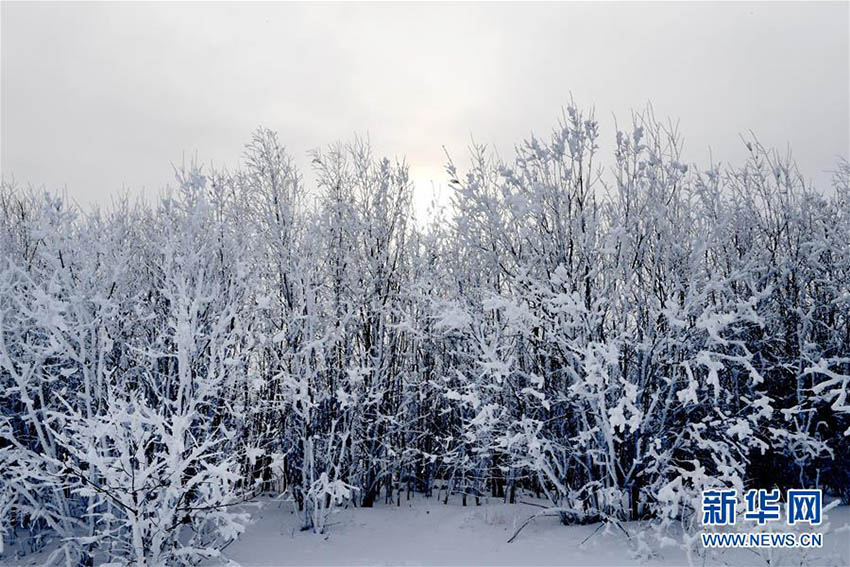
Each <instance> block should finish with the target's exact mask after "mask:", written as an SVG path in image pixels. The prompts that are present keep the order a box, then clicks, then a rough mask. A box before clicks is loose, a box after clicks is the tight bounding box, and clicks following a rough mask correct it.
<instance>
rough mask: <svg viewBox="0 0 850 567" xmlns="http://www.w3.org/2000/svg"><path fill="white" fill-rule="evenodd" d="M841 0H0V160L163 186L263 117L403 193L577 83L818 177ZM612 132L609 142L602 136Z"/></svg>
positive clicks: (847, 14)
mask: <svg viewBox="0 0 850 567" xmlns="http://www.w3.org/2000/svg"><path fill="white" fill-rule="evenodd" d="M849 6H850V4H848V3H846V2H838V3H831V4H815V3H800V4H796V3H755V4H732V3H719V4H714V3H683V4H678V3H657V4H644V3H628V4H615V3H604V4H592V5H591V4H535V5H530V4H464V5H455V4H427V5H426V4H350V3H349V4H325V5H317V4H310V5H298V4H271V3H262V4H227V3H217V4H207V3H190V4H166V3H146V4H125V3H108V4H107V3H96V4H75V3H62V4H46V3H27V4H16V3H9V2H3V3H2V8H0V10H2V24H0V26H2V29H0V38H2V113H0V120H2V127H1V128H0V129H2V139H0V144H2V145H1V146H0V148H2V151H0V153H2V173H3V176H4V177H6V178H9V177H10V176H11V175H13V176H14V177H15V179H16V180H17V181H18V182H24V183H27V182H28V183H33V184H36V185H45V186H47V187H48V188H62V187H67V190H68V192H69V193H70V194H71V196H73V197H74V198H75V199H77V200H78V201H79V202H81V203H83V204H87V203H92V202H101V203H105V202H108V201H109V199H110V196H111V195H114V194H115V193H116V192H118V191H120V190H121V188H122V187H127V188H129V189H131V190H133V191H141V190H143V189H144V190H145V191H146V192H147V193H148V194H153V193H156V192H158V191H159V190H160V189H161V188H162V187H163V186H165V185H166V184H167V183H169V182H171V179H172V168H171V164H172V163H179V162H180V161H181V160H182V159H183V155H184V154H185V155H187V156H191V155H193V154H195V153H197V155H198V157H199V159H200V160H201V161H202V162H204V163H210V162H212V163H214V164H216V165H229V166H233V165H236V164H237V163H238V160H239V158H240V155H241V152H242V146H243V145H244V143H245V142H246V141H247V140H248V139H249V137H250V133H251V131H252V130H253V129H254V128H255V127H256V126H258V125H264V126H267V127H269V128H272V129H275V130H277V131H278V132H279V133H280V136H281V139H282V141H283V143H284V144H285V145H286V146H287V148H288V149H289V150H290V152H291V153H292V154H293V155H294V156H295V157H296V159H297V161H298V163H299V164H300V165H301V166H302V168H308V167H309V160H308V158H307V157H306V153H307V151H308V150H310V149H311V148H315V147H318V146H323V145H326V144H328V143H330V142H332V141H334V140H339V139H343V140H345V139H351V138H352V137H353V135H354V134H355V133H360V134H367V133H368V135H369V137H370V138H371V141H372V143H373V145H374V146H375V148H376V150H377V151H378V152H380V153H381V154H387V155H389V156H390V157H393V156H399V157H400V156H404V155H406V156H407V160H408V162H409V163H410V164H411V169H412V174H413V177H414V180H415V182H416V183H417V188H418V189H417V200H418V201H419V203H420V204H421V203H423V202H425V201H427V200H428V199H429V195H430V194H431V189H430V181H431V180H432V179H433V180H435V181H437V182H438V183H440V182H443V179H444V175H443V172H442V167H443V164H444V161H445V157H444V154H443V150H442V146H446V148H447V149H448V150H449V152H450V153H451V154H452V156H453V157H455V160H456V161H457V162H459V163H462V162H463V159H464V158H465V156H466V148H467V146H468V144H469V142H470V139H471V137H474V139H475V141H476V142H482V143H490V144H493V145H495V146H496V148H497V149H498V150H499V151H500V153H501V154H502V155H503V156H508V155H509V154H510V150H511V148H512V147H513V144H514V143H515V142H517V141H520V140H521V139H522V138H524V137H527V136H528V134H529V133H530V132H532V131H533V132H535V133H536V134H542V135H548V132H549V130H550V128H551V127H552V126H553V125H554V124H555V122H556V119H557V117H558V116H559V115H560V113H561V109H562V107H563V106H564V105H565V104H566V103H567V102H568V100H569V96H570V93H572V95H573V97H574V98H575V100H576V102H577V103H578V104H579V105H580V106H584V107H589V106H595V108H596V112H597V118H598V119H599V121H600V124H601V127H602V128H601V131H602V135H603V137H604V138H605V139H606V141H607V142H609V143H610V141H611V140H612V139H613V137H614V126H613V124H614V121H613V114H616V115H617V117H618V120H619V122H620V123H621V124H622V123H624V122H626V121H627V120H628V118H629V112H630V110H631V109H634V108H641V107H643V106H644V105H645V104H646V103H647V102H652V105H653V107H654V109H655V113H656V115H657V116H659V117H671V118H673V119H678V120H679V123H680V129H681V131H682V133H683V134H684V137H685V154H686V155H685V157H686V159H687V161H689V162H693V161H700V162H704V161H705V160H706V158H707V156H708V149H709V147H710V148H711V150H712V153H713V156H714V157H715V159H720V160H735V159H739V158H740V156H741V155H742V153H743V144H742V142H741V141H740V139H739V137H738V135H739V133H741V132H746V131H748V130H753V131H754V132H755V133H756V134H757V135H758V136H759V138H760V139H761V141H762V142H763V143H764V144H765V145H771V146H777V147H780V148H782V149H785V148H786V147H787V146H788V145H789V144H790V146H791V148H792V149H793V152H794V155H795V156H796V158H797V160H798V163H799V164H800V167H801V169H802V170H803V172H804V173H805V174H806V175H807V176H808V177H809V178H811V179H813V180H815V181H816V182H818V183H828V180H829V178H830V174H829V173H828V172H829V170H831V169H832V168H833V167H834V165H835V163H836V160H837V156H839V155H841V156H847V155H848V151H850V150H848V147H850V44H849V43H848V37H849V36H850V32H848V30H849V29H850V9H848V7H849ZM606 147H610V146H606Z"/></svg>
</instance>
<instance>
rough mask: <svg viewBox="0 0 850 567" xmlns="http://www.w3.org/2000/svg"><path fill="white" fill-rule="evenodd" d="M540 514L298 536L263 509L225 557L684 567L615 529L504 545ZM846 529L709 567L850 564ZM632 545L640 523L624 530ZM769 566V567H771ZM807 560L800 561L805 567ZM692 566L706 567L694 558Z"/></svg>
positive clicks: (459, 513)
mask: <svg viewBox="0 0 850 567" xmlns="http://www.w3.org/2000/svg"><path fill="white" fill-rule="evenodd" d="M538 511H540V509H539V508H536V507H533V506H528V505H523V504H514V505H510V504H503V503H501V502H489V503H484V504H482V505H481V506H467V507H463V506H461V505H460V503H459V502H455V503H452V502H450V503H449V504H448V505H444V504H443V503H442V502H441V501H439V500H437V499H436V498H423V497H417V498H415V499H413V500H411V501H404V500H402V502H401V506H400V507H396V506H383V505H381V506H377V507H375V508H371V509H368V508H358V509H352V508H349V509H345V510H340V511H339V512H338V513H337V514H336V515H335V516H334V518H333V519H332V520H331V523H330V525H329V527H328V529H327V532H326V533H325V534H322V535H317V534H314V533H312V532H302V531H300V530H299V521H298V517H297V515H296V514H295V513H293V511H292V507H291V505H290V504H288V503H277V502H269V501H267V502H264V503H263V507H262V508H261V509H259V510H255V511H254V516H255V518H256V523H255V524H254V525H252V526H251V527H250V528H249V529H248V531H247V532H246V533H245V534H243V536H242V537H241V538H240V539H239V540H238V541H236V542H234V543H233V544H232V545H230V546H229V547H228V548H227V549H226V550H225V554H226V555H227V556H228V557H229V558H230V559H232V560H234V561H236V562H238V563H240V564H241V565H243V566H246V567H247V566H249V565H250V566H271V565H612V566H619V565H645V564H647V563H651V564H657V565H685V564H687V557H686V555H685V553H684V551H682V550H681V549H678V548H673V547H671V548H664V549H657V550H655V551H654V552H653V553H652V554H651V557H649V558H647V557H645V556H644V557H641V556H639V555H638V554H636V553H635V551H634V550H635V548H636V547H637V546H636V545H635V542H634V541H630V540H629V537H627V536H626V534H625V533H624V532H623V531H621V530H620V529H619V528H617V527H614V526H610V527H608V528H606V527H602V528H601V529H600V525H599V524H593V525H587V526H563V525H561V524H560V523H559V522H558V520H557V518H554V517H541V518H538V519H536V520H534V522H532V523H531V524H529V525H528V526H526V527H525V529H523V530H522V532H521V533H520V534H519V536H518V537H517V538H516V539H515V540H514V541H513V542H512V543H507V540H508V539H509V538H510V537H511V536H512V535H513V533H514V532H515V531H516V529H517V528H518V527H519V526H520V525H521V524H522V523H523V522H524V521H525V520H526V519H527V518H528V517H529V516H530V515H532V514H534V513H535V512H538ZM848 520H850V507H847V506H844V507H840V508H837V509H834V510H831V511H830V512H829V521H830V523H831V526H830V528H829V532H828V533H827V534H826V535H825V536H824V548H823V549H822V550H821V551H820V552H817V553H814V552H809V555H808V556H807V557H806V558H805V559H803V558H801V557H800V555H799V552H789V551H779V550H774V551H773V554H772V556H771V557H768V555H767V552H762V554H761V555H758V554H755V553H753V552H752V551H735V552H726V553H725V554H724V555H722V556H720V557H715V558H708V560H707V561H706V562H705V565H718V564H721V565H722V564H727V565H765V566H767V565H770V566H771V567H776V566H777V565H801V564H802V565H845V566H846V565H850V533H848V532H847V531H846V530H845V531H838V532H836V529H837V528H839V527H840V526H843V525H846V524H847V523H848ZM623 525H624V528H625V530H626V531H628V532H629V535H630V536H631V537H632V538H634V537H635V536H636V534H637V533H638V532H640V531H641V530H640V527H641V526H639V525H638V523H636V522H631V523H624V524H623ZM767 559H771V562H770V563H768V562H767ZM801 559H803V560H802V561H801ZM695 564H697V565H702V559H701V558H697V559H696V560H695Z"/></svg>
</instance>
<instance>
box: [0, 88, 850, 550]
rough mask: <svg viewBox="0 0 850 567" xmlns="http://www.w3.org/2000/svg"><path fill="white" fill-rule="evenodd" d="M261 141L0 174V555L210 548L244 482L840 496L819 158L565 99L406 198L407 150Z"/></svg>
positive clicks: (596, 511) (314, 525)
mask: <svg viewBox="0 0 850 567" xmlns="http://www.w3.org/2000/svg"><path fill="white" fill-rule="evenodd" d="M600 136H607V137H608V138H607V139H606V140H605V144H602V139H601V137H600ZM284 138H285V137H284ZM284 138H281V137H279V136H278V135H277V134H276V133H274V132H272V131H269V130H266V129H258V130H257V131H256V132H255V133H254V134H253V136H251V137H250V140H249V142H248V143H247V144H246V145H245V147H244V154H243V156H242V159H241V161H240V162H239V165H238V167H236V168H234V169H222V170H214V169H211V168H208V167H201V166H199V165H195V164H186V165H183V166H180V167H177V168H176V183H175V185H174V187H173V188H172V189H170V190H168V191H166V192H164V193H163V194H162V195H161V196H158V197H156V198H153V199H149V200H148V201H144V200H139V201H134V200H132V199H130V198H127V197H124V198H120V199H116V200H115V201H114V202H113V204H112V205H110V206H106V207H100V208H97V207H91V208H87V207H80V206H77V205H75V204H74V203H73V202H72V201H71V200H70V199H69V198H67V196H66V195H63V194H61V193H55V192H50V191H44V190H35V189H29V188H26V187H22V186H20V185H15V184H12V183H10V182H9V181H8V180H7V181H4V183H3V186H2V190H0V223H2V230H0V560H2V558H3V557H4V555H3V554H4V552H5V553H7V554H8V553H11V552H12V550H15V552H16V553H21V552H23V553H24V554H27V553H32V552H36V551H38V550H42V549H48V550H51V553H50V558H49V561H50V562H53V563H56V564H66V565H94V564H101V563H104V562H113V563H116V564H133V565H164V564H166V565H195V564H198V563H199V562H201V561H210V560H222V561H223V560H224V558H225V557H226V554H227V549H226V548H227V546H228V545H229V544H230V542H232V541H233V540H235V539H236V538H238V537H239V536H240V534H242V533H243V532H244V531H245V530H246V527H247V526H248V525H249V522H250V519H251V518H250V516H251V508H250V507H246V506H244V504H245V503H250V502H251V501H252V500H254V499H256V498H258V497H259V496H261V495H272V496H274V497H277V498H280V499H281V500H283V501H286V502H289V503H290V505H291V506H292V507H293V509H294V510H296V511H297V512H296V513H297V514H298V517H299V523H300V526H301V527H302V529H304V530H305V531H311V532H315V533H326V532H330V531H333V529H334V528H333V526H332V525H329V520H330V518H331V517H332V514H333V513H334V511H335V510H338V509H340V508H345V507H348V508H369V507H373V506H378V505H381V506H385V505H396V506H398V505H400V504H403V503H404V502H406V501H407V500H409V499H412V498H431V499H435V500H436V501H439V502H443V501H445V502H448V501H454V502H460V503H461V504H459V505H463V506H470V507H472V506H476V505H478V504H481V503H482V501H485V500H487V499H490V500H491V501H492V500H494V499H497V500H499V501H503V502H505V503H515V502H516V503H517V504H516V505H517V506H519V505H520V504H519V503H518V501H519V500H520V497H521V495H531V496H532V497H534V498H535V499H536V500H535V501H536V502H538V503H540V506H543V508H542V510H544V511H545V513H547V514H553V515H556V516H557V517H558V519H559V521H560V522H561V523H563V524H565V525H573V524H590V523H596V522H618V521H619V522H626V521H633V520H641V521H645V524H644V525H647V526H651V530H652V532H653V533H654V534H655V536H654V537H657V538H664V537H665V534H669V533H673V532H672V531H671V530H674V528H675V529H677V530H680V531H679V532H676V533H684V534H686V536H687V534H691V533H693V532H694V530H695V529H696V527H697V525H698V523H699V518H698V509H699V503H700V495H701V491H702V490H704V489H707V488H712V487H730V488H736V489H737V490H738V492H739V494H740V493H742V492H743V491H744V490H746V489H748V488H772V487H777V488H780V489H782V490H785V489H787V488H820V489H822V490H823V491H824V494H825V495H829V496H830V498H831V499H836V498H837V499H841V500H842V501H843V503H845V504H850V400H848V390H850V164H848V162H846V161H841V160H837V163H836V165H835V173H834V178H833V185H832V186H831V187H814V186H812V185H811V184H810V183H809V182H807V180H806V179H807V178H806V177H805V175H804V173H800V172H798V170H797V168H796V166H795V164H794V162H793V160H792V159H791V158H790V157H785V155H784V154H780V153H777V152H775V151H773V150H771V149H769V148H765V147H763V146H762V145H761V144H760V143H759V142H758V140H757V139H756V138H754V137H746V138H745V139H744V140H743V141H742V142H741V143H743V144H745V145H746V149H747V151H748V157H747V159H746V160H744V161H742V162H741V163H736V164H721V163H708V164H699V165H697V164H693V163H691V162H689V161H688V160H687V157H686V156H684V155H682V138H681V136H680V134H679V133H678V132H677V131H676V130H675V129H674V128H672V127H671V126H669V125H668V124H667V123H666V122H663V121H659V120H656V119H655V118H654V117H653V115H652V113H651V112H650V111H648V110H647V111H645V112H642V113H636V114H634V115H633V117H632V119H631V121H630V126H629V127H627V128H625V129H623V130H622V131H617V128H614V129H612V131H609V132H600V127H599V124H598V122H597V120H596V118H595V117H594V115H593V112H591V111H585V110H582V109H580V108H577V107H575V106H572V105H571V106H568V107H567V108H566V109H565V111H564V113H563V116H562V118H561V119H560V120H559V121H558V122H557V124H556V126H555V128H554V129H553V130H552V132H551V135H549V136H545V137H541V138H536V137H531V138H530V139H528V140H526V141H523V142H522V143H519V144H518V145H517V146H516V147H515V150H514V152H513V154H512V155H511V156H510V158H509V159H503V158H500V157H499V156H498V155H497V153H496V152H494V151H493V150H492V149H489V148H487V147H484V146H474V147H472V148H471V149H470V153H469V156H452V157H451V158H447V164H446V168H445V170H446V177H445V183H446V185H447V187H448V190H449V191H450V193H451V197H450V199H451V202H450V203H448V204H446V205H440V204H439V203H435V205H434V207H432V209H431V211H430V213H429V215H428V217H427V219H422V218H415V217H416V216H420V217H421V216H422V215H415V214H414V213H415V211H414V209H413V207H412V202H411V201H412V192H413V189H414V187H413V184H412V182H411V180H410V178H409V170H408V166H407V164H406V163H405V162H404V161H403V160H393V159H384V158H380V157H379V156H376V155H374V154H373V152H372V150H371V149H370V146H369V143H368V142H366V141H364V140H362V139H355V140H354V141H352V142H350V143H337V144H332V145H330V146H327V147H325V148H322V149H320V150H315V151H313V152H312V153H311V154H310V156H311V161H312V171H311V172H303V171H299V170H298V168H296V166H295V162H294V161H293V159H292V157H291V154H288V153H287V150H285V149H284V143H285V139H284ZM603 145H604V146H606V147H608V146H611V147H612V148H613V152H602V151H601V150H600V146H603ZM461 158H462V159H461ZM453 160H454V161H453ZM307 173H309V175H307ZM307 179H309V180H310V181H306V180H307ZM531 511H532V512H533V510H531ZM668 539H669V538H668ZM694 545H696V544H694ZM6 557H9V555H6Z"/></svg>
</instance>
